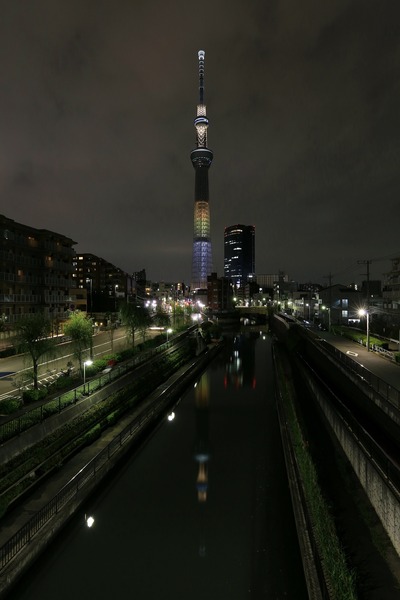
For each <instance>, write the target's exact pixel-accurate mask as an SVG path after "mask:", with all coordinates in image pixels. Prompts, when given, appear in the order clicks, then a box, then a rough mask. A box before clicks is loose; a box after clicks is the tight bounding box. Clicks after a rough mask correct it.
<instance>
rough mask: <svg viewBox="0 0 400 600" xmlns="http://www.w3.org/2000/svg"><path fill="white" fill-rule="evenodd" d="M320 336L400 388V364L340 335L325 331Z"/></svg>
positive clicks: (393, 385)
mask: <svg viewBox="0 0 400 600" xmlns="http://www.w3.org/2000/svg"><path fill="white" fill-rule="evenodd" d="M320 337H321V338H322V339H324V340H326V341H327V342H328V343H329V344H331V345H332V346H335V348H337V349H338V350H340V351H341V352H343V353H344V354H346V355H347V356H348V357H349V358H351V359H352V360H354V361H355V362H357V363H358V364H360V365H363V366H364V367H365V368H366V369H368V370H369V371H371V372H372V373H375V375H377V376H378V377H380V378H381V379H383V381H386V382H387V383H389V384H390V385H391V386H392V387H394V388H396V389H398V390H400V364H399V363H395V362H393V361H391V360H390V359H388V358H385V357H384V356H382V355H381V354H378V353H376V352H371V351H370V352H368V351H367V349H366V347H365V346H361V344H358V343H357V342H353V341H352V340H349V339H348V338H345V337H343V336H340V335H334V334H333V333H328V332H327V331H323V332H321V333H320Z"/></svg>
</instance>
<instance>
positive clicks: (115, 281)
mask: <svg viewBox="0 0 400 600" xmlns="http://www.w3.org/2000/svg"><path fill="white" fill-rule="evenodd" d="M73 278H74V282H75V286H74V287H75V288H80V289H83V288H86V290H87V307H86V312H87V313H88V314H91V315H93V314H96V313H105V312H111V313H114V312H118V310H119V305H120V303H121V302H123V301H126V300H127V299H128V297H130V296H131V295H132V276H130V275H128V273H126V272H125V271H123V270H122V269H120V268H118V267H116V266H115V265H113V264H112V263H110V262H108V261H106V260H105V259H104V258H101V257H100V256H96V255H95V254H90V253H84V254H77V255H76V257H75V260H74V273H73Z"/></svg>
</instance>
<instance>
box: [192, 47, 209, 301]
mask: <svg viewBox="0 0 400 600" xmlns="http://www.w3.org/2000/svg"><path fill="white" fill-rule="evenodd" d="M204 56H205V52H204V50H199V53H198V58H199V103H198V105H197V116H196V118H195V120H194V126H195V128H196V142H197V147H196V148H195V149H194V150H192V152H191V153H190V159H191V161H192V164H193V167H194V169H195V171H196V176H195V190H194V235H193V256H192V279H191V289H192V291H195V290H198V289H206V288H207V276H208V275H210V273H211V272H212V250H211V230H210V208H209V204H208V169H209V168H210V165H211V163H212V159H213V152H212V150H210V149H209V148H208V147H207V128H208V119H207V116H206V114H207V111H206V105H205V104H204Z"/></svg>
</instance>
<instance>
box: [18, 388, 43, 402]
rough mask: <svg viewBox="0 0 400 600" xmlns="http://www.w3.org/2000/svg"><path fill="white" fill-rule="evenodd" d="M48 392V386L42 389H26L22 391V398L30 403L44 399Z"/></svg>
mask: <svg viewBox="0 0 400 600" xmlns="http://www.w3.org/2000/svg"><path fill="white" fill-rule="evenodd" d="M47 394H48V390H47V388H41V389H40V390H35V389H32V390H24V391H23V392H22V400H23V402H24V403H25V404H30V403H31V402H37V401H38V400H43V398H46V396H47Z"/></svg>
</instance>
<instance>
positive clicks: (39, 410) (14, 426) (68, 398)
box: [0, 330, 190, 443]
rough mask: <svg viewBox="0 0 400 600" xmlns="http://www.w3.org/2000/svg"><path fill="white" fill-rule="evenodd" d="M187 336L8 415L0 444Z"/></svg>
mask: <svg viewBox="0 0 400 600" xmlns="http://www.w3.org/2000/svg"><path fill="white" fill-rule="evenodd" d="M189 332H190V330H189ZM186 335H188V332H185V333H184V334H181V336H178V337H176V338H174V339H173V340H170V341H169V342H165V343H164V344H161V345H160V346H157V348H153V349H152V350H148V351H147V352H145V353H143V354H139V355H137V356H136V357H135V358H132V359H129V360H128V361H126V362H124V363H121V365H116V366H115V367H113V369H111V370H110V371H109V372H108V373H105V374H100V375H99V376H98V377H94V378H92V379H90V380H87V381H86V383H85V385H79V386H77V387H76V388H74V389H72V390H69V391H68V392H64V393H63V394H60V395H59V396H57V397H55V398H52V399H49V400H47V401H46V400H45V401H44V402H43V403H42V404H41V405H40V406H36V407H34V408H31V409H25V410H24V412H23V413H22V414H20V415H19V416H17V417H14V418H12V417H11V418H10V419H9V420H8V421H5V422H3V423H1V424H0V443H4V442H6V441H7V440H10V439H12V438H13V437H14V436H17V435H20V434H21V433H23V432H24V431H27V429H29V428H30V427H33V426H34V425H37V424H38V423H42V422H43V421H44V420H45V419H47V418H49V417H51V416H53V415H55V414H59V413H61V412H62V411H63V410H65V409H66V408H68V407H69V406H71V405H72V404H76V403H77V402H78V401H80V400H81V399H82V398H84V397H85V396H86V395H89V394H90V393H92V392H94V391H96V390H99V389H101V388H102V387H104V386H105V385H107V384H109V383H111V382H112V381H114V380H116V379H118V378H120V377H121V376H122V375H125V374H126V373H127V372H128V371H130V370H132V369H134V368H136V367H137V366H139V365H140V364H143V363H145V362H147V361H148V360H151V359H152V358H153V357H154V356H156V355H157V354H160V353H163V352H165V351H166V350H168V348H169V347H170V346H172V345H174V344H176V343H179V342H180V341H181V339H182V337H185V336H186Z"/></svg>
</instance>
